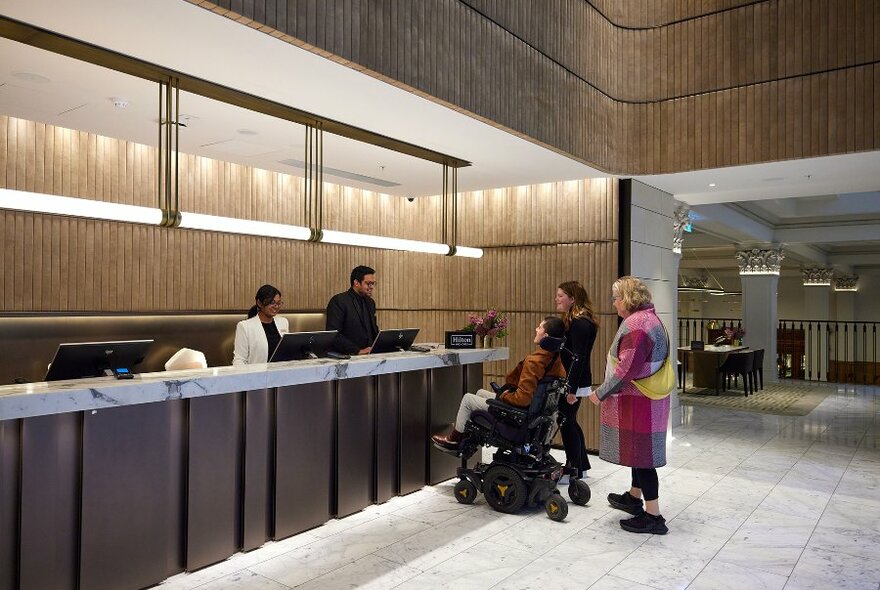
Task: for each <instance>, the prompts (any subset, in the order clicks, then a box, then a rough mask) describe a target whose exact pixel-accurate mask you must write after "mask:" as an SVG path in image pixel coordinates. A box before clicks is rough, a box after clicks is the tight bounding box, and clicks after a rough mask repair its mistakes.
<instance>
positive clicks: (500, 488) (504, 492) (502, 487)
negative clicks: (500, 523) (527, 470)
mask: <svg viewBox="0 0 880 590" xmlns="http://www.w3.org/2000/svg"><path fill="white" fill-rule="evenodd" d="M495 487H496V488H498V491H499V492H501V497H502V498H503V497H504V494H506V493H507V488H509V487H510V486H509V485H507V486H503V485H501V484H500V483H499V484H495Z"/></svg>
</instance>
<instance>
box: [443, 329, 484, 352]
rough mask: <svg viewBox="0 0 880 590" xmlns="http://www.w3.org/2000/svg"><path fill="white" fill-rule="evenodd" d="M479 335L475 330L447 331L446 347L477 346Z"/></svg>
mask: <svg viewBox="0 0 880 590" xmlns="http://www.w3.org/2000/svg"><path fill="white" fill-rule="evenodd" d="M476 347H477V335H476V334H474V333H473V332H446V348H476Z"/></svg>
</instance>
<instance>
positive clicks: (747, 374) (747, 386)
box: [718, 350, 755, 397]
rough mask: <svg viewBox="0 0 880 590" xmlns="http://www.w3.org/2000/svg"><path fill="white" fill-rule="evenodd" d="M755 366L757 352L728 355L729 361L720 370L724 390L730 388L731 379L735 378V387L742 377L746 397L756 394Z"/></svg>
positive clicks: (719, 374) (719, 376)
mask: <svg viewBox="0 0 880 590" xmlns="http://www.w3.org/2000/svg"><path fill="white" fill-rule="evenodd" d="M754 366H755V351H753V350H752V351H749V352H734V353H731V354H729V355H727V359H726V360H725V361H724V363H723V364H722V365H721V367H720V368H719V369H718V379H722V383H723V384H724V389H725V390H727V389H728V388H729V387H730V378H731V377H734V378H735V379H737V381H734V385H736V384H737V383H738V378H739V376H740V375H742V378H743V391H744V392H745V395H746V397H748V396H749V394H750V393H753V392H754V384H753V382H752V370H753V367H754Z"/></svg>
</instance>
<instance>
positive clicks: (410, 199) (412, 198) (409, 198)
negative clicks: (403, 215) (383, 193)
mask: <svg viewBox="0 0 880 590" xmlns="http://www.w3.org/2000/svg"><path fill="white" fill-rule="evenodd" d="M406 200H407V201H409V202H410V203H412V202H413V201H415V200H416V198H415V197H407V198H406Z"/></svg>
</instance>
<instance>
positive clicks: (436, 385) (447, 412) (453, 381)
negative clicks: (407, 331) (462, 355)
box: [428, 366, 465, 484]
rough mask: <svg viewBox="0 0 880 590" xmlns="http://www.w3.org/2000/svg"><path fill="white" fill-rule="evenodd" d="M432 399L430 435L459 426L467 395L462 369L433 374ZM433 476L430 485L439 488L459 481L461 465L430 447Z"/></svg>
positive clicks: (454, 368) (442, 370)
mask: <svg viewBox="0 0 880 590" xmlns="http://www.w3.org/2000/svg"><path fill="white" fill-rule="evenodd" d="M430 383H431V389H430V392H431V394H430V395H431V397H430V401H429V404H430V411H431V415H430V421H429V430H430V432H439V431H441V430H443V429H444V428H448V427H449V425H450V424H451V423H453V422H455V417H456V415H457V414H458V408H459V405H460V404H461V396H462V395H463V394H464V384H465V380H464V374H463V371H462V367H460V366H459V367H444V368H442V369H432V370H431V377H430ZM428 448H429V452H430V457H429V461H430V465H431V468H430V473H429V474H428V483H430V484H436V483H439V482H441V481H445V480H447V479H449V478H450V477H455V472H456V469H457V468H458V466H459V465H460V463H461V461H460V460H459V459H458V458H456V457H454V456H452V455H449V454H448V453H443V452H441V451H438V450H437V449H436V448H435V447H434V445H429V447H428Z"/></svg>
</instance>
